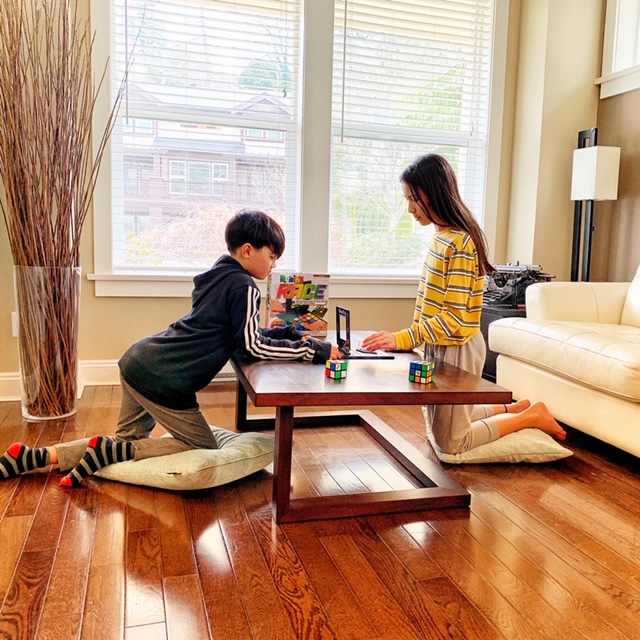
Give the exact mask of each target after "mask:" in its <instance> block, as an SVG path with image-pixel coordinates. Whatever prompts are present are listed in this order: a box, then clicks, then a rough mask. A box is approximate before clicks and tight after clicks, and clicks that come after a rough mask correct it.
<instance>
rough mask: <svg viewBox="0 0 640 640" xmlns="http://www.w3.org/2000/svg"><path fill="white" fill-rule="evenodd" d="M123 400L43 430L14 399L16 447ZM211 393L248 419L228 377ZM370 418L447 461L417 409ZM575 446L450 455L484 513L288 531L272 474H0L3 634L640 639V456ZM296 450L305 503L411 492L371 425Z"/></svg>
mask: <svg viewBox="0 0 640 640" xmlns="http://www.w3.org/2000/svg"><path fill="white" fill-rule="evenodd" d="M119 393H120V391H119V388H118V387H109V386H104V387H87V388H86V389H85V391H84V394H83V397H82V399H81V400H80V402H79V407H78V412H77V414H76V415H75V416H73V417H72V418H69V419H67V420H61V421H52V422H42V423H27V422H25V421H23V420H22V418H21V416H20V406H19V403H17V402H5V403H0V451H4V450H5V449H6V448H7V447H8V446H9V445H10V444H11V443H12V442H14V441H16V440H20V441H25V442H27V443H28V444H29V445H32V446H43V445H50V444H54V443H56V442H60V441H67V440H70V439H74V438H78V437H83V436H85V435H92V434H94V433H113V430H114V427H115V422H116V418H117V413H118V408H119V400H120V396H119ZM200 401H201V404H202V406H203V408H204V410H205V413H206V415H207V418H208V419H209V421H210V422H211V423H212V424H215V425H218V426H222V427H226V428H232V427H233V420H234V402H235V394H234V385H233V384H232V383H216V384H214V385H212V386H210V387H209V388H208V389H207V390H206V391H205V392H203V393H202V394H200ZM371 409H372V410H373V411H374V412H375V413H376V414H377V415H379V416H380V417H381V418H382V419H384V420H385V421H387V422H388V423H389V424H390V425H392V426H393V427H394V428H395V429H396V430H397V431H398V432H400V433H401V434H402V435H403V436H404V437H406V438H407V439H408V440H409V441H410V442H412V443H413V444H414V445H416V446H418V447H419V448H420V449H421V450H422V451H424V452H425V453H426V454H427V455H429V456H430V457H431V458H433V459H435V458H434V456H433V453H432V451H431V449H430V447H429V445H428V443H427V442H426V440H425V434H424V421H423V418H422V415H421V411H420V408H419V407H384V408H382V407H371ZM253 411H255V410H250V412H253ZM158 431H159V433H158V435H160V433H161V430H160V429H158ZM568 446H569V448H571V449H572V450H573V451H574V455H573V456H572V457H571V458H568V459H566V460H563V461H558V462H555V463H551V464H545V465H466V466H448V467H447V471H448V472H449V473H450V474H451V475H452V477H453V478H454V479H455V480H457V481H458V482H460V483H461V484H462V485H464V486H466V487H467V488H468V489H469V490H470V491H471V493H472V500H471V507H470V509H450V510H443V511H435V510H434V511H424V512H419V513H411V514H398V515H388V516H376V517H363V518H347V519H339V520H324V521H318V522H312V523H297V524H287V525H283V526H277V525H275V524H274V522H273V521H272V518H271V509H270V494H271V475H270V468H267V470H265V471H262V472H259V473H257V474H254V475H253V476H250V477H249V478H245V479H244V480H241V481H238V482H235V483H232V484H229V485H226V486H224V487H218V488H216V489H211V490H207V491H196V492H189V493H172V492H167V491H160V490H155V489H149V488H145V487H138V486H130V485H125V484H119V483H114V482H109V481H107V480H101V479H91V480H90V481H89V482H87V484H86V487H85V488H81V489H76V490H67V489H62V488H61V487H60V486H59V485H58V481H59V479H60V477H61V474H60V472H59V471H57V470H52V471H49V470H46V471H42V472H34V473H32V474H29V475H26V476H23V477H22V478H19V479H13V480H7V481H1V482H0V638H2V639H11V640H20V639H25V640H26V639H32V638H37V639H49V638H51V639H55V640H72V639H75V638H83V639H92V640H93V639H96V640H97V639H102V638H105V639H107V638H109V639H122V638H124V639H126V640H149V639H152V640H159V639H168V640H175V639H178V638H180V639H182V638H184V639H185V640H205V639H209V638H213V639H215V640H307V639H309V640H324V639H337V640H356V639H357V640H378V639H379V640H383V639H384V640H425V639H427V640H429V639H432V638H434V639H436V638H437V639H440V638H449V639H456V638H457V639H476V638H477V639H478V640H491V639H505V638H514V639H515V638H518V639H537V638H541V639H542V638H548V639H553V640H555V639H557V638H564V639H567V640H574V639H576V640H579V639H581V638H582V639H588V640H594V639H595V640H608V639H612V640H613V639H618V640H627V639H629V638H637V637H640V626H639V624H638V620H639V619H640V618H639V614H640V552H639V551H640V476H639V474H638V469H639V466H638V459H637V458H634V457H631V456H628V455H626V454H623V453H622V452H619V451H617V450H614V449H612V448H610V447H607V446H605V445H603V444H601V443H598V442H596V441H594V440H592V439H590V438H588V437H586V436H584V435H582V434H579V433H578V432H575V431H573V430H569V436H568ZM294 455H295V460H294V464H293V485H294V489H293V491H294V495H295V496H296V497H303V496H310V495H331V494H338V493H342V492H357V491H385V490H389V489H402V488H410V487H411V486H414V483H413V481H412V480H411V478H410V477H407V476H406V475H405V474H404V473H402V472H400V471H398V470H397V469H396V467H395V466H394V465H393V464H392V462H391V460H390V458H389V457H388V455H387V454H386V453H385V452H384V451H383V450H382V449H381V448H380V447H379V446H378V445H376V444H375V443H373V442H372V441H371V440H370V439H369V438H368V437H367V436H366V435H365V434H364V433H363V432H362V431H361V430H359V429H358V428H356V427H339V428H318V429H313V430H299V431H296V433H295V435H294Z"/></svg>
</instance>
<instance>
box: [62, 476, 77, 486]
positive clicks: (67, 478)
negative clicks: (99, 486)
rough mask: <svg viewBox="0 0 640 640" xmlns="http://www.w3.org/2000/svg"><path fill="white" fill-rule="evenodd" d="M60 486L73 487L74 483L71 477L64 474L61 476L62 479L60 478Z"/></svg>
mask: <svg viewBox="0 0 640 640" xmlns="http://www.w3.org/2000/svg"><path fill="white" fill-rule="evenodd" d="M60 486H61V487H74V486H75V484H74V483H73V479H72V478H71V476H69V475H66V476H64V477H63V478H62V480H60Z"/></svg>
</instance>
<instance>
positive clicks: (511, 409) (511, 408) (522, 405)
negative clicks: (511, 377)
mask: <svg viewBox="0 0 640 640" xmlns="http://www.w3.org/2000/svg"><path fill="white" fill-rule="evenodd" d="M504 406H505V408H506V410H507V411H506V413H522V412H523V411H524V410H525V409H528V408H529V407H530V406H531V401H530V400H527V399H526V398H523V399H522V400H518V402H513V403H512V404H505V405H504Z"/></svg>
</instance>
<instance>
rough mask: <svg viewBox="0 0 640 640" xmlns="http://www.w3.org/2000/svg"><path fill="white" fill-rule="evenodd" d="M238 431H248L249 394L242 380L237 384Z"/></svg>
mask: <svg viewBox="0 0 640 640" xmlns="http://www.w3.org/2000/svg"><path fill="white" fill-rule="evenodd" d="M236 429H237V430H238V431H246V430H247V392H246V390H245V388H244V387H243V386H242V383H241V382H240V380H238V382H237V383H236Z"/></svg>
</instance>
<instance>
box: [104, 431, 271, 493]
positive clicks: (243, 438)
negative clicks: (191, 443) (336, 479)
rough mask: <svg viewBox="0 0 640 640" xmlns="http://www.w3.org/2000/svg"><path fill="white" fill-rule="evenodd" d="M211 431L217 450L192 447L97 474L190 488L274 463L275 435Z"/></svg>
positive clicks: (204, 486) (120, 464)
mask: <svg viewBox="0 0 640 640" xmlns="http://www.w3.org/2000/svg"><path fill="white" fill-rule="evenodd" d="M211 431H212V432H213V435H214V437H215V439H216V442H217V443H218V447H219V448H218V449H193V450H191V451H183V452H181V453H174V454H172V455H168V456H160V457H157V458H147V459H145V460H136V461H134V460H130V461H128V462H118V463H116V464H112V465H109V466H107V467H104V468H103V469H101V470H100V471H98V472H97V473H96V475H97V476H100V477H101V478H107V479H108V480H116V481H119V482H127V483H129V484H140V485H145V486H148V487H157V488H159V489H172V490H175V491H185V490H186V491H189V490H195V489H208V488H210V487H217V486H219V485H222V484H226V483H228V482H233V481H234V480H239V479H240V478H244V477H245V476H248V475H249V474H251V473H255V472H256V471H259V470H260V469H264V467H266V466H267V465H268V464H270V463H272V462H273V451H274V437H273V435H270V434H265V433H255V432H247V433H236V432H234V431H229V430H228V429H221V428H219V427H211ZM163 437H171V436H163Z"/></svg>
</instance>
